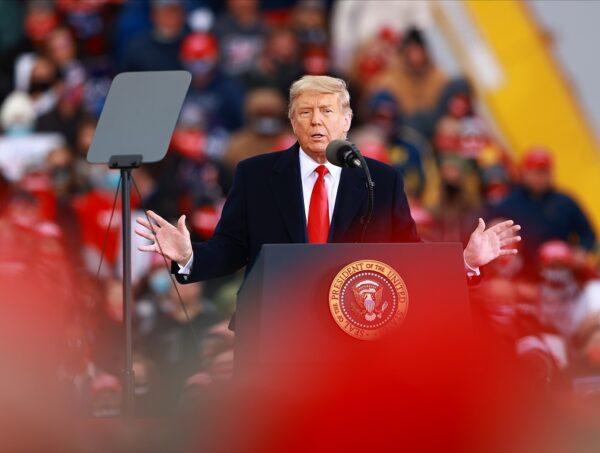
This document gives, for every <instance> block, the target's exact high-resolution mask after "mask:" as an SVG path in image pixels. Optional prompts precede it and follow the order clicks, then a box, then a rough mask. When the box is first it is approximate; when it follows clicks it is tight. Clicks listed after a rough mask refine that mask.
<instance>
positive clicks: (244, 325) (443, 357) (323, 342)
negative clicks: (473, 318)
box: [235, 243, 471, 378]
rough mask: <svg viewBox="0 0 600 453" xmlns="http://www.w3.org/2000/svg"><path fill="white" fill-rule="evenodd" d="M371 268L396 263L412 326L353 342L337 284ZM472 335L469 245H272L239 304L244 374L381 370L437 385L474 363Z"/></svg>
mask: <svg viewBox="0 0 600 453" xmlns="http://www.w3.org/2000/svg"><path fill="white" fill-rule="evenodd" d="M361 260H372V261H379V262H382V263H385V264H387V265H388V266H389V267H390V268H392V269H393V270H395V271H396V272H397V274H398V275H399V276H400V277H401V279H402V281H403V282H404V288H405V290H406V296H407V302H406V303H407V307H405V313H404V315H403V319H402V320H401V322H400V323H399V324H398V325H397V326H394V329H391V330H390V331H389V332H387V333H386V334H385V336H384V337H383V338H380V339H375V340H363V339H359V338H356V337H355V336H352V335H350V334H349V332H348V331H346V330H344V329H343V328H342V327H341V326H340V325H338V323H336V320H335V319H334V316H333V314H332V310H331V309H330V303H329V298H330V291H331V287H332V283H333V281H334V279H335V278H336V276H337V275H338V273H339V272H340V271H341V270H343V269H344V268H345V267H346V266H348V265H349V264H350V263H353V262H356V261H361ZM470 335H471V325H470V309H469V304H468V294H467V277H466V273H465V270H464V263H463V257H462V246H461V244H459V243H400V244H272V245H265V246H263V248H262V251H261V253H260V255H259V257H258V259H257V261H256V263H255V265H254V267H253V269H252V271H251V272H250V274H249V275H248V277H247V278H246V280H245V282H244V284H243V286H242V288H241V289H240V292H239V295H238V304H237V312H236V351H235V374H236V376H240V375H256V374H257V373H258V374H264V373H266V374H271V373H276V374H277V375H278V376H281V375H282V374H283V375H285V374H289V375H297V373H298V372H304V371H306V370H312V371H313V372H314V373H317V374H319V373H322V372H326V371H327V370H330V369H332V368H334V369H336V370H338V371H339V370H344V369H347V370H356V369H357V366H358V367H360V368H361V369H365V367H371V366H375V367H378V369H379V370H382V368H381V367H383V368H384V369H386V370H390V371H391V370H395V371H396V372H398V373H400V374H401V375H403V377H404V378H407V376H408V374H411V373H414V374H415V375H419V376H423V373H425V374H427V375H428V376H429V377H431V376H432V373H433V374H435V373H436V370H438V369H441V368H444V369H446V370H447V369H448V368H447V366H445V367H442V366H438V365H439V364H441V363H442V362H443V363H444V364H445V365H452V363H453V362H455V361H456V360H457V359H461V357H463V358H464V356H465V354H468V352H467V351H466V350H465V348H466V347H467V348H468V345H469V344H470V342H471V337H470Z"/></svg>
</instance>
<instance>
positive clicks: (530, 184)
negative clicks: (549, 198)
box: [522, 168, 552, 194]
mask: <svg viewBox="0 0 600 453" xmlns="http://www.w3.org/2000/svg"><path fill="white" fill-rule="evenodd" d="M522 180H523V184H524V185H525V187H527V188H528V189H529V190H531V191H532V192H533V193H535V194H543V193H544V192H546V191H547V190H549V189H550V188H551V187H552V172H551V170H549V169H545V168H534V169H530V170H525V171H523V175H522Z"/></svg>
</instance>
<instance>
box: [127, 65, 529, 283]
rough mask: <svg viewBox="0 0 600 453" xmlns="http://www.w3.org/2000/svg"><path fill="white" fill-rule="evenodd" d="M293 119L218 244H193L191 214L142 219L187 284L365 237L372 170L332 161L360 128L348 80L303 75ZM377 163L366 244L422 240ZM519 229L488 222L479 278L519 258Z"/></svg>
mask: <svg viewBox="0 0 600 453" xmlns="http://www.w3.org/2000/svg"><path fill="white" fill-rule="evenodd" d="M288 116H289V118H290V121H291V125H292V129H293V131H294V134H295V136H296V138H297V139H298V142H297V143H295V144H294V145H293V146H292V147H290V148H288V149H287V150H285V151H282V152H275V153H270V154H265V155H262V156H257V157H254V158H250V159H247V160H244V161H242V162H240V164H238V166H237V170H236V176H235V178H234V183H233V186H232V189H231V191H230V193H229V196H228V198H227V201H226V202H225V206H224V208H223V213H222V215H221V220H220V221H219V224H218V225H217V228H216V230H215V234H214V235H213V237H212V238H211V239H209V240H208V241H206V242H203V243H194V244H192V242H191V240H190V233H189V231H188V230H187V228H186V226H185V216H181V217H180V218H179V220H178V222H177V226H173V225H171V224H170V223H169V222H167V221H166V220H164V219H163V218H162V217H160V216H159V215H158V214H156V213H154V212H151V211H150V212H149V213H148V214H149V216H150V217H151V219H152V221H153V222H154V223H155V225H150V223H149V222H148V221H147V220H146V219H145V218H138V219H137V221H138V223H139V224H140V225H141V227H142V228H139V229H136V233H137V234H138V235H139V236H141V237H143V238H145V239H147V240H149V241H151V243H150V244H148V245H145V246H142V247H140V248H139V250H141V251H145V252H159V250H161V251H162V254H164V256H165V257H167V258H168V259H170V260H172V272H173V273H175V274H176V278H177V280H178V281H179V282H180V283H191V282H195V281H200V280H205V279H209V278H214V277H219V276H224V275H227V274H231V273H233V272H235V271H236V270H238V269H240V268H241V267H243V266H246V273H248V272H249V271H250V270H251V268H252V265H253V264H254V262H255V260H256V258H257V255H258V252H259V250H260V248H261V246H262V245H263V244H265V243H283V244H285V243H327V242H355V241H356V240H358V238H359V237H360V236H359V235H360V231H361V225H360V222H359V218H360V215H361V213H362V212H363V210H364V205H363V203H362V202H358V203H357V201H356V200H357V199H356V196H355V195H353V192H354V190H355V189H354V188H357V189H359V190H361V191H364V185H363V180H362V171H361V170H360V169H341V168H340V167H336V166H334V165H332V164H331V163H329V162H328V161H327V159H326V157H325V150H326V148H327V145H328V144H329V142H330V141H332V140H335V139H343V138H345V137H346V135H347V133H348V131H349V130H350V124H351V120H352V110H351V109H350V95H349V93H348V91H347V89H346V83H345V82H344V81H343V80H341V79H336V78H333V77H327V76H304V77H302V78H301V79H299V80H298V81H296V82H294V84H293V85H292V87H291V88H290V105H289V113H288ZM367 162H368V165H369V167H370V171H371V174H372V175H373V179H374V181H375V184H376V187H377V189H376V190H375V214H374V217H373V220H372V222H371V224H370V226H369V228H368V230H367V232H366V235H365V238H364V240H365V242H419V241H420V238H419V236H418V234H417V231H416V227H415V222H414V221H413V219H412V217H411V214H410V209H409V207H408V202H407V199H406V195H405V194H404V189H403V182H402V177H401V175H400V174H399V173H398V172H397V171H396V170H394V169H392V168H391V167H389V166H387V165H385V164H382V163H380V162H377V161H375V160H371V159H367ZM338 186H339V196H338V190H337V188H338ZM365 198H366V197H365ZM364 203H366V200H364ZM334 207H335V208H336V209H335V210H334ZM334 212H335V215H334V214H333V213H334ZM305 225H306V227H305ZM330 225H333V227H330ZM519 228H520V227H519V226H518V225H514V224H513V222H512V221H507V222H503V223H501V224H498V225H496V226H494V227H492V228H488V229H486V228H485V224H484V222H483V220H482V219H480V221H479V225H478V226H477V228H476V229H475V231H474V232H473V234H472V235H471V238H470V240H469V243H468V245H467V246H466V248H465V250H464V260H465V266H466V268H468V269H469V272H472V273H477V272H478V269H477V268H478V267H479V266H483V265H485V264H487V263H489V262H490V261H492V260H494V259H496V258H497V257H498V256H502V255H507V254H512V253H515V250H514V249H512V248H510V246H511V245H512V244H514V243H516V242H518V241H519V240H520V238H519V236H517V235H516V234H517V231H518V230H519ZM151 229H152V230H153V231H154V232H155V234H156V241H155V236H154V235H153V233H152V231H151ZM157 242H160V244H161V248H160V249H159V247H158V245H157Z"/></svg>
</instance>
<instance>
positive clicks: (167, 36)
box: [122, 0, 185, 71]
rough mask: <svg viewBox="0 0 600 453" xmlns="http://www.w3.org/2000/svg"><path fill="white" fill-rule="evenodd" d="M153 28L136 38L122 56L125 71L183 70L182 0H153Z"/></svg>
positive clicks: (183, 21)
mask: <svg viewBox="0 0 600 453" xmlns="http://www.w3.org/2000/svg"><path fill="white" fill-rule="evenodd" d="M151 8H152V9H151V18H152V24H153V28H152V30H151V31H149V32H146V33H143V34H142V35H140V36H138V37H137V38H134V39H133V40H132V41H131V42H130V43H129V45H128V46H127V47H126V49H125V51H124V55H123V63H122V69H123V70H124V71H164V70H175V69H180V68H181V65H180V63H179V48H180V46H181V41H182V39H183V36H184V33H185V10H184V7H183V2H182V1H181V0H151Z"/></svg>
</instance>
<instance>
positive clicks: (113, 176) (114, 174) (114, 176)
mask: <svg viewBox="0 0 600 453" xmlns="http://www.w3.org/2000/svg"><path fill="white" fill-rule="evenodd" d="M120 179H121V173H120V172H119V171H117V170H112V171H107V172H106V173H105V174H104V178H103V181H102V183H103V185H104V188H105V189H108V190H109V191H111V192H114V191H115V190H117V187H119V180H120Z"/></svg>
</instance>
